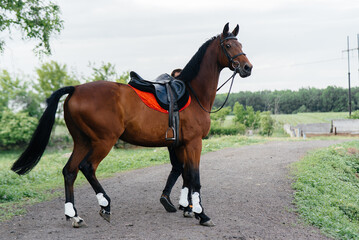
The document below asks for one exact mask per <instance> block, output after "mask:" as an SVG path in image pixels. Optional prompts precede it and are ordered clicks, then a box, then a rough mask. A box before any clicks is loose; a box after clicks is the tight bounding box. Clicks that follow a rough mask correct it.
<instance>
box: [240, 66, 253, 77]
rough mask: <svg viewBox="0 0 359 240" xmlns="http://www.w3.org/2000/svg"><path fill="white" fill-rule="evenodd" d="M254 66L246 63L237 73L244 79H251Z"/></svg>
mask: <svg viewBox="0 0 359 240" xmlns="http://www.w3.org/2000/svg"><path fill="white" fill-rule="evenodd" d="M252 68H253V66H252V65H251V64H248V63H245V64H244V65H243V67H239V68H237V69H236V71H237V72H238V73H239V75H240V76H241V77H242V78H245V77H249V76H250V75H251V73H252Z"/></svg>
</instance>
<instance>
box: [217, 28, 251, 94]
mask: <svg viewBox="0 0 359 240" xmlns="http://www.w3.org/2000/svg"><path fill="white" fill-rule="evenodd" d="M230 39H234V40H237V38H236V37H235V36H231V35H230V36H228V37H226V38H224V39H222V38H221V36H220V37H219V40H220V44H221V48H222V50H223V52H224V54H225V55H226V57H227V59H228V62H229V64H228V67H229V68H230V67H231V66H232V67H233V69H234V71H236V72H238V71H239V69H240V64H239V62H238V61H236V60H234V59H235V58H237V57H239V56H242V55H244V56H245V55H246V54H245V53H244V52H241V53H238V54H236V55H234V56H233V57H232V56H231V55H230V54H229V52H228V51H227V49H226V47H225V46H224V42H225V41H227V40H230ZM217 91H218V90H217Z"/></svg>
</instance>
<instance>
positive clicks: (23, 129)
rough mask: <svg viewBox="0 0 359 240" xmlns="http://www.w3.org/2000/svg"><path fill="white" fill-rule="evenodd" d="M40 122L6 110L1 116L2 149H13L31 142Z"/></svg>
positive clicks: (0, 140)
mask: <svg viewBox="0 0 359 240" xmlns="http://www.w3.org/2000/svg"><path fill="white" fill-rule="evenodd" d="M37 124H38V120H37V119H36V118H34V117H29V116H28V115H27V114H26V113H13V112H11V111H9V110H5V111H4V112H2V113H1V114H0V148H1V149H12V148H16V147H19V146H21V145H23V144H25V143H27V142H29V141H30V139H31V136H32V134H33V132H34V131H35V128H36V126H37Z"/></svg>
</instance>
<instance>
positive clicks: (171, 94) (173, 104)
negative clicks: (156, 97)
mask: <svg viewBox="0 0 359 240" xmlns="http://www.w3.org/2000/svg"><path fill="white" fill-rule="evenodd" d="M166 88H167V97H168V102H169V109H168V128H167V131H166V141H174V142H173V144H172V145H173V146H178V144H179V111H178V110H179V109H178V106H177V101H176V99H177V96H176V92H175V91H173V90H172V87H171V85H170V83H169V82H168V83H166ZM169 131H172V134H173V137H168V133H169Z"/></svg>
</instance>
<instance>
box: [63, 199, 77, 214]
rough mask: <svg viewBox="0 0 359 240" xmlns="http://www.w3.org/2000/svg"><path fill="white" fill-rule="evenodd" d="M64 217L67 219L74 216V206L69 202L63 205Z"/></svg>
mask: <svg viewBox="0 0 359 240" xmlns="http://www.w3.org/2000/svg"><path fill="white" fill-rule="evenodd" d="M65 215H66V216H69V217H74V216H75V209H74V205H73V204H72V203H71V202H67V203H65Z"/></svg>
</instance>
